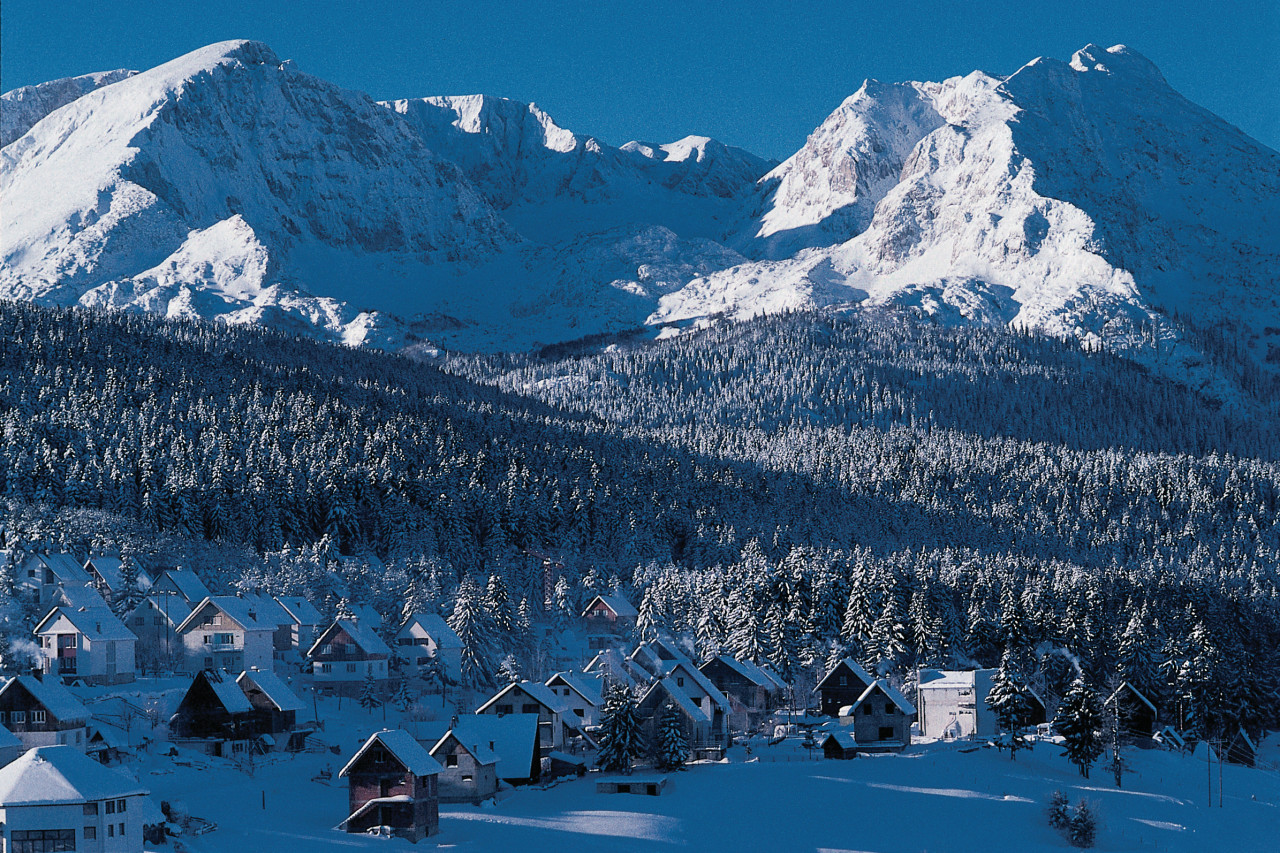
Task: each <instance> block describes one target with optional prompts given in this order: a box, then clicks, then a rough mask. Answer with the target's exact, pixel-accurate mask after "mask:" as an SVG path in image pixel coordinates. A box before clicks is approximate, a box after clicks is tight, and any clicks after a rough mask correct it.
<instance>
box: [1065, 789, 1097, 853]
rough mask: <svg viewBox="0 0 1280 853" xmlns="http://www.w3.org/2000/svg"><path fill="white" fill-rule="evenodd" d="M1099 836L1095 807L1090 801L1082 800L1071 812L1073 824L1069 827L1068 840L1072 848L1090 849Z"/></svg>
mask: <svg viewBox="0 0 1280 853" xmlns="http://www.w3.org/2000/svg"><path fill="white" fill-rule="evenodd" d="M1097 835H1098V819H1097V817H1095V816H1094V813H1093V807H1092V806H1090V805H1089V801H1088V800H1080V801H1079V802H1078V803H1076V807H1075V809H1074V810H1073V811H1072V812H1071V824H1070V826H1068V827H1067V838H1068V840H1070V841H1071V844H1072V846H1074V847H1080V848H1084V849H1087V848H1090V847H1092V846H1093V843H1094V840H1095V839H1096V838H1097Z"/></svg>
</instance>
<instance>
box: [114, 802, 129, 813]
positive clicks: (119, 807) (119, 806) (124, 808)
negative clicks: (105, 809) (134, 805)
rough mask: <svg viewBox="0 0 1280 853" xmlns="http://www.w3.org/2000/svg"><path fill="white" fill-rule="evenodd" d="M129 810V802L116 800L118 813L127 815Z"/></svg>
mask: <svg viewBox="0 0 1280 853" xmlns="http://www.w3.org/2000/svg"><path fill="white" fill-rule="evenodd" d="M128 808H129V801H128V800H116V811H117V812H119V813H120V814H124V813H125V811H127V810H128Z"/></svg>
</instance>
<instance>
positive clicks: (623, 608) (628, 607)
mask: <svg viewBox="0 0 1280 853" xmlns="http://www.w3.org/2000/svg"><path fill="white" fill-rule="evenodd" d="M597 601H600V602H603V603H604V605H605V607H608V608H609V609H610V610H612V611H613V613H614V615H615V616H619V617H621V618H624V619H625V618H631V619H635V618H636V617H637V616H639V615H640V611H639V610H636V608H635V607H634V606H633V605H632V604H631V602H630V601H627V600H626V599H625V598H623V597H622V596H620V595H597V596H596V597H595V598H593V599H591V601H590V603H588V604H587V606H586V607H585V608H583V611H582V615H583V616H586V615H587V614H588V613H590V612H591V610H592V608H594V607H595V606H596V602H597Z"/></svg>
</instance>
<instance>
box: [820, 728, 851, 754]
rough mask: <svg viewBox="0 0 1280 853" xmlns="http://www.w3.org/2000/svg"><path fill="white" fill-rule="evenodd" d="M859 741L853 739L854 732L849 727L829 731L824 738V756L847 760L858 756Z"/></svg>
mask: <svg viewBox="0 0 1280 853" xmlns="http://www.w3.org/2000/svg"><path fill="white" fill-rule="evenodd" d="M857 754H858V742H857V741H856V740H854V739H853V732H851V731H849V730H848V729H841V730H840V731H834V732H827V736H826V737H824V738H823V739H822V756H823V758H834V759H837V760H840V761H845V760H848V759H850V758H855V757H857Z"/></svg>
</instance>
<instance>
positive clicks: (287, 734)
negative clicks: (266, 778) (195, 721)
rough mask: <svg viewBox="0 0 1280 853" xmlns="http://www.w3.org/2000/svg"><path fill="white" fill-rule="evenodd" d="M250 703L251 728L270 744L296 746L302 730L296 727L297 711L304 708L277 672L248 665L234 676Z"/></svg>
mask: <svg viewBox="0 0 1280 853" xmlns="http://www.w3.org/2000/svg"><path fill="white" fill-rule="evenodd" d="M236 684H237V685H239V687H240V690H241V692H243V693H244V696H245V698H246V699H248V700H249V704H250V705H252V706H253V732H254V734H255V735H256V736H257V737H258V738H259V739H261V740H263V741H264V742H265V743H266V745H267V746H269V747H271V748H276V747H283V748H287V749H290V750H298V749H301V748H302V746H303V740H304V739H305V737H306V734H307V733H306V732H298V731H296V730H297V728H298V712H299V711H302V710H304V709H305V708H306V706H305V705H303V704H302V700H301V699H299V698H298V697H297V695H296V694H295V693H294V692H293V691H292V690H290V689H289V686H288V685H287V684H285V683H284V681H283V680H282V679H281V678H280V676H278V675H276V674H275V673H274V672H272V671H271V670H269V669H250V670H245V671H244V672H242V673H240V675H239V676H237V678H236Z"/></svg>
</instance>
